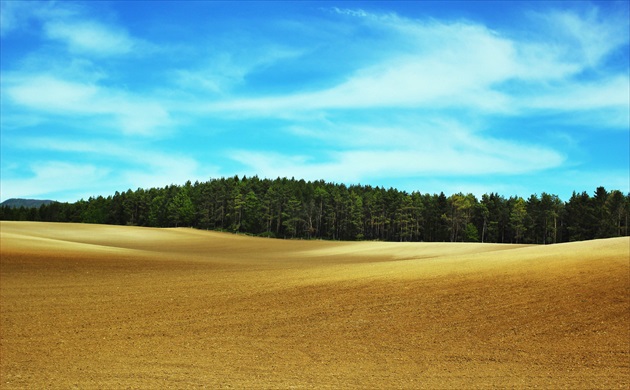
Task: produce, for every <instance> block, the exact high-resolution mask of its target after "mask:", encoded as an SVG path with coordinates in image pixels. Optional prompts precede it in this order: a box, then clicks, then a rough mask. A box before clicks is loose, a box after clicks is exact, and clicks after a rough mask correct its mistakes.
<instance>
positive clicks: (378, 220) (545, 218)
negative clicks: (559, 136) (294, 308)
mask: <svg viewBox="0 0 630 390" xmlns="http://www.w3.org/2000/svg"><path fill="white" fill-rule="evenodd" d="M629 216H630V194H627V195H624V194H623V193H621V192H620V191H617V190H614V191H607V190H606V189H605V188H603V187H599V188H597V189H596V190H595V192H594V194H593V195H592V196H591V195H589V194H588V193H586V192H582V193H575V192H574V193H573V195H572V196H571V199H569V200H568V201H567V202H564V201H562V200H560V199H559V198H558V196H556V195H550V194H546V193H542V194H540V196H539V195H531V196H530V197H529V198H527V199H523V198H522V197H510V198H505V197H503V196H501V195H498V194H495V193H491V194H484V195H483V196H482V197H481V199H478V198H477V197H476V196H474V195H473V194H462V193H458V194H454V195H451V196H448V197H447V196H446V195H444V193H440V194H439V195H438V194H422V193H419V192H412V193H407V192H405V191H399V190H396V189H394V188H390V189H385V188H382V187H371V186H362V185H352V186H346V185H344V184H336V183H328V182H324V181H314V182H307V181H304V180H295V179H287V178H278V179H275V180H271V179H259V178H258V177H249V178H248V177H242V178H239V177H238V176H235V177H232V178H221V179H213V180H210V181H207V182H203V183H200V182H195V183H194V184H193V183H191V182H190V181H189V182H187V183H186V184H184V185H183V186H178V185H170V186H167V187H164V188H151V189H141V188H139V189H137V190H136V191H132V190H128V191H126V192H122V193H120V192H116V193H115V194H114V195H112V196H108V197H102V196H99V197H96V198H90V199H88V200H83V199H82V200H80V201H78V202H75V203H58V202H55V203H50V204H44V205H41V206H40V207H39V208H27V207H19V208H12V207H2V208H0V219H3V220H30V221H50V222H84V223H102V224H115V225H138V226H154V227H181V226H187V227H195V228H199V229H212V230H221V231H229V232H235V233H246V234H251V235H257V236H266V237H279V238H303V239H327V240H386V241H433V242H435V241H450V242H456V241H469V242H496V243H534V244H551V243H557V242H566V241H578V240H589V239H595V238H605V237H617V236H627V235H629V233H630V231H629V230H628V222H629V221H628V217H629Z"/></svg>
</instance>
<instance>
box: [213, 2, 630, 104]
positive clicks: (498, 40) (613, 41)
mask: <svg viewBox="0 0 630 390" xmlns="http://www.w3.org/2000/svg"><path fill="white" fill-rule="evenodd" d="M338 12H340V13H342V14H344V15H350V16H351V17H356V18H360V19H365V20H366V23H369V24H370V25H378V27H379V28H380V29H381V30H385V31H387V32H388V33H389V34H396V35H402V36H403V37H404V39H402V40H399V41H398V42H400V41H403V42H405V45H404V47H400V49H399V52H398V54H397V55H393V56H391V58H387V59H383V60H382V61H381V62H379V63H377V64H374V65H370V66H368V67H363V68H360V69H357V70H356V71H355V72H354V73H353V74H350V75H349V76H348V77H347V78H346V80H344V81H343V82H341V83H339V84H337V85H335V86H332V87H330V88H326V89H321V90H318V91H312V92H300V91H296V92H294V93H289V94H286V95H276V96H273V95H272V96H264V97H257V98H241V99H234V100H228V101H222V102H217V103H209V104H207V105H205V106H204V107H203V108H202V109H203V110H207V111H209V112H230V111H241V112H249V113H257V114H260V115H277V114H278V113H286V112H287V111H295V112H305V111H313V110H339V109H368V108H388V107H389V108H410V109H417V108H427V109H431V110H435V109H449V108H464V109H469V110H480V111H481V112H484V113H486V114H518V115H522V111H523V110H527V109H529V108H536V109H540V108H541V107H543V106H544V107H545V108H547V109H549V110H564V109H566V108H570V109H571V110H578V111H579V110H592V109H600V108H601V109H607V108H622V109H625V107H627V103H628V97H627V93H626V92H627V85H628V84H629V83H628V77H627V75H623V74H620V75H616V76H613V77H611V76H609V75H601V76H598V75H596V74H595V75H592V76H590V77H591V79H584V77H583V76H582V75H583V73H584V72H587V71H590V69H591V68H592V67H593V66H596V65H597V64H598V63H599V62H601V61H602V59H603V58H605V57H606V56H607V55H609V53H611V52H613V51H614V50H616V49H617V48H619V47H620V46H622V45H625V44H627V43H628V37H627V34H625V35H624V34H620V32H621V31H623V26H626V27H627V22H626V23H623V22H619V23H616V24H615V26H614V27H610V26H607V25H606V26H604V22H603V21H602V20H600V19H599V18H598V17H597V14H596V13H593V14H589V15H588V17H586V18H580V17H579V16H578V15H576V14H573V13H570V12H564V13H553V14H551V15H547V16H546V17H545V18H541V20H542V21H544V22H545V23H547V24H549V25H544V26H543V27H541V30H545V31H550V30H553V31H557V29H558V28H559V27H557V26H556V25H557V24H559V25H561V26H565V27H567V29H568V31H563V36H560V37H559V38H557V39H556V41H555V42H553V43H549V42H548V41H536V40H532V39H531V38H521V37H518V36H507V35H502V34H501V33H500V32H497V31H493V30H490V29H488V28H486V27H484V26H482V25H478V24H475V23H472V22H467V23H465V22H454V23H440V22H436V21H418V20H410V19H405V18H401V17H398V16H396V15H385V16H379V15H371V14H369V13H367V12H365V11H361V12H358V11H355V12H349V11H343V12H342V11H341V10H339V11H338ZM541 23H542V22H541ZM551 25H553V26H551ZM575 26H579V27H580V28H575ZM569 27H571V28H569ZM600 27H601V28H600ZM583 31H588V33H585V32H583ZM592 31H600V32H601V34H598V35H595V34H593V33H592ZM602 37H603V38H602ZM604 41H605V42H604ZM390 50H391V48H390ZM576 52H578V54H575V53H576ZM569 53H570V55H569ZM559 96H564V97H570V98H569V100H568V101H565V102H563V101H562V99H558V97H559Z"/></svg>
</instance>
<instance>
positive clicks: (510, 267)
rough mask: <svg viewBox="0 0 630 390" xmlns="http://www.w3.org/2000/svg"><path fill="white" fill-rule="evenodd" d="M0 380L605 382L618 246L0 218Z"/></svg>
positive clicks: (418, 384)
mask: <svg viewBox="0 0 630 390" xmlns="http://www.w3.org/2000/svg"><path fill="white" fill-rule="evenodd" d="M0 232H1V234H0V240H1V241H0V245H1V261H0V299H1V300H0V304H1V306H0V321H1V322H0V388H2V389H35V388H51V389H52V388H60V389H68V388H82V389H91V388H102V389H104V388H145V389H154V388H239V389H241V388H265V389H268V388H281V389H292V388H298V389H300V388H307V389H308V388H317V389H341V388H343V389H352V388H357V389H359V388H361V389H364V388H386V389H390V388H405V389H406V388H431V389H433V388H440V389H441V388H457V389H460V388H535V387H538V388H541V387H542V388H571V389H576V388H589V389H592V388H603V389H609V388H622V389H626V388H628V387H629V386H630V294H629V293H630V264H629V262H630V260H629V259H630V239H629V238H618V239H607V240H596V241H590V242H578V243H570V244H559V245H553V246H522V245H521V246H517V245H494V244H442V243H437V244H428V243H414V244H402V243H378V242H358V243H343V242H322V241H282V240H273V239H262V238H251V237H244V236H235V235H229V234H221V233H215V232H205V231H198V230H191V229H149V228H136V227H120V226H102V225H82V224H51V223H29V222H2V223H1V224H0Z"/></svg>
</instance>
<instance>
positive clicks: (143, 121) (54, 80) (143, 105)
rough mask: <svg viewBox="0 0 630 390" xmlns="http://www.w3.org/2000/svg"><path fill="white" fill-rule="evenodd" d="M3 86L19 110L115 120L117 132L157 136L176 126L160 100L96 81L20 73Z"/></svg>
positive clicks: (8, 75) (7, 97)
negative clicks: (78, 80)
mask: <svg viewBox="0 0 630 390" xmlns="http://www.w3.org/2000/svg"><path fill="white" fill-rule="evenodd" d="M2 84H3V92H2V95H3V96H4V98H5V99H7V100H8V102H10V103H11V104H13V105H15V106H17V107H20V108H22V109H30V110H34V111H36V112H40V113H42V114H46V115H53V116H61V117H63V116H80V117H85V118H89V117H104V118H114V123H113V125H112V127H113V129H114V130H117V129H120V130H122V132H124V133H126V134H136V135H155V134H156V131H158V130H160V129H164V128H168V127H169V126H170V125H171V123H172V121H171V117H170V114H169V112H168V110H167V109H166V108H165V107H164V105H163V104H161V103H160V102H159V101H157V100H156V99H147V98H144V97H142V96H137V95H135V94H133V93H129V92H125V91H120V90H118V89H114V88H108V87H103V86H100V85H98V84H97V83H93V82H76V81H70V80H67V79H61V78H58V77H56V76H55V75H50V74H45V73H42V74H32V73H24V72H17V73H9V74H7V75H6V76H4V77H3V82H2Z"/></svg>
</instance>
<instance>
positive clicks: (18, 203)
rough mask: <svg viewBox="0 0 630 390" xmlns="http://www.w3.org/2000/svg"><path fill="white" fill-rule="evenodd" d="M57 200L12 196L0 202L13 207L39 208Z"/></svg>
mask: <svg viewBox="0 0 630 390" xmlns="http://www.w3.org/2000/svg"><path fill="white" fill-rule="evenodd" d="M55 202H56V201H55V200H49V199H22V198H11V199H7V200H5V201H4V202H2V203H0V206H2V207H12V208H20V207H26V208H38V207H40V206H41V205H43V204H51V203H55Z"/></svg>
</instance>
